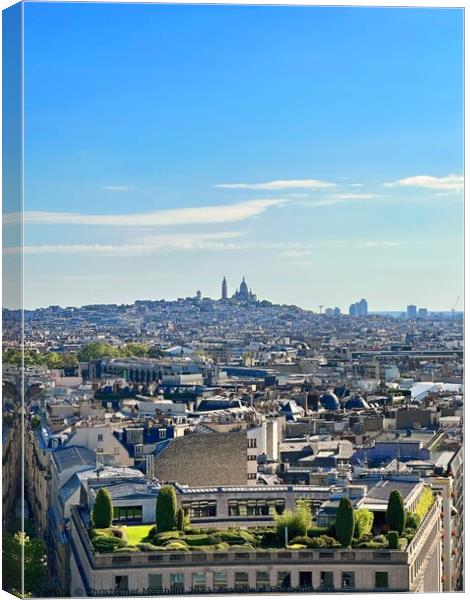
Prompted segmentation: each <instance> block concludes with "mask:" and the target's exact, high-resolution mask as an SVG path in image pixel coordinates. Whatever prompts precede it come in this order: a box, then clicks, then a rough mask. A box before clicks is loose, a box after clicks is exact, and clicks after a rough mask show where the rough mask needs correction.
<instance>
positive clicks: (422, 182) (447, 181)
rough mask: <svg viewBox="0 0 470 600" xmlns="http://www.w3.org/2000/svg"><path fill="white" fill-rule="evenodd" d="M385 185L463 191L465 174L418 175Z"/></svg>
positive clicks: (440, 190) (441, 190)
mask: <svg viewBox="0 0 470 600" xmlns="http://www.w3.org/2000/svg"><path fill="white" fill-rule="evenodd" d="M384 186H385V187H399V186H401V187H422V188H425V189H430V190H436V191H438V192H462V191H463V188H464V177H463V175H446V176H445V177H434V176H432V175H416V176H414V177H406V178H405V179H399V180H398V181H392V182H389V183H384Z"/></svg>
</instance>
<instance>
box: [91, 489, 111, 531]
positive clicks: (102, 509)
mask: <svg viewBox="0 0 470 600" xmlns="http://www.w3.org/2000/svg"><path fill="white" fill-rule="evenodd" d="M112 520H113V503H112V500H111V496H110V494H109V492H108V490H107V489H106V488H104V487H102V488H100V489H99V490H98V493H97V494H96V500H95V505H94V506H93V525H94V526H95V527H96V528H98V529H106V528H107V527H109V526H110V525H111V523H112Z"/></svg>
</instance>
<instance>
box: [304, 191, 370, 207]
mask: <svg viewBox="0 0 470 600" xmlns="http://www.w3.org/2000/svg"><path fill="white" fill-rule="evenodd" d="M378 197H379V194H357V193H353V192H345V193H341V194H329V195H328V196H325V198H323V199H322V200H313V199H312V200H299V201H298V202H297V204H302V205H303V206H309V207H312V208H315V207H317V206H330V205H332V204H338V203H340V202H349V201H355V200H372V199H374V198H378Z"/></svg>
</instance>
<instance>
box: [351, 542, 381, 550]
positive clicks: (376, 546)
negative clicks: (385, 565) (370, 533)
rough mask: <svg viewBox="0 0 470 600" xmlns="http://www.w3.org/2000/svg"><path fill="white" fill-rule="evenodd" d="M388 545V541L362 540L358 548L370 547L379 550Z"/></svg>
mask: <svg viewBox="0 0 470 600" xmlns="http://www.w3.org/2000/svg"><path fill="white" fill-rule="evenodd" d="M386 546H387V542H360V543H359V544H358V545H357V546H356V548H369V549H371V550H379V549H381V548H385V547H386Z"/></svg>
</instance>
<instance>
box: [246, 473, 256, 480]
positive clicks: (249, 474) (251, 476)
mask: <svg viewBox="0 0 470 600" xmlns="http://www.w3.org/2000/svg"><path fill="white" fill-rule="evenodd" d="M247 477H248V479H256V473H248V475H247Z"/></svg>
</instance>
